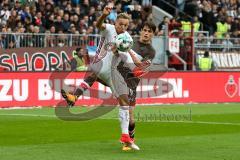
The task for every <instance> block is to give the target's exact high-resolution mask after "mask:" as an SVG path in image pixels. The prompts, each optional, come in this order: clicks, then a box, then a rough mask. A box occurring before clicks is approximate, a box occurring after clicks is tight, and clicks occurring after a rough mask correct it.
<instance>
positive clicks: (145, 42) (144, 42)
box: [139, 39, 150, 44]
mask: <svg viewBox="0 0 240 160" xmlns="http://www.w3.org/2000/svg"><path fill="white" fill-rule="evenodd" d="M139 42H140V43H143V44H150V41H143V40H142V39H139Z"/></svg>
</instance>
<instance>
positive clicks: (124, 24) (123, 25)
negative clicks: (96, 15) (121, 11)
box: [115, 18, 129, 34]
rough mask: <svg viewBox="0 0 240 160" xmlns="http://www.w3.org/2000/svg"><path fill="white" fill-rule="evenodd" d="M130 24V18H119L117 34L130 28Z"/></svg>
mask: <svg viewBox="0 0 240 160" xmlns="http://www.w3.org/2000/svg"><path fill="white" fill-rule="evenodd" d="M128 26H129V20H128V19H124V18H119V19H117V20H116V23H115V28H116V31H117V34H120V33H123V32H125V31H126V30H127V29H128Z"/></svg>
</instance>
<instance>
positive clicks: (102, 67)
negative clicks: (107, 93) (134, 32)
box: [61, 6, 139, 150]
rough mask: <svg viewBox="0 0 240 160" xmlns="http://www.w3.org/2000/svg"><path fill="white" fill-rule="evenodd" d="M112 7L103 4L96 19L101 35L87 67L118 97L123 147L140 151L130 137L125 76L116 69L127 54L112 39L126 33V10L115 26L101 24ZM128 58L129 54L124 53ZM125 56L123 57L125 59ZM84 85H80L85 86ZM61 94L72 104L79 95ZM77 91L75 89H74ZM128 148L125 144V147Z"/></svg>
mask: <svg viewBox="0 0 240 160" xmlns="http://www.w3.org/2000/svg"><path fill="white" fill-rule="evenodd" d="M111 10H112V6H106V7H105V8H104V10H103V14H102V15H101V16H100V17H99V19H98V21H97V27H98V28H99V29H100V30H101V31H102V32H101V34H102V38H101V40H100V42H99V45H98V49H97V51H96V56H95V57H94V59H93V61H92V63H91V65H90V68H91V71H93V73H94V74H95V75H96V76H97V77H98V78H100V79H101V80H103V81H104V82H105V83H106V84H107V85H108V86H109V87H110V88H111V90H112V92H113V94H114V95H115V96H116V97H117V100H118V102H119V105H120V107H119V119H120V124H121V138H120V142H122V143H123V144H124V145H126V146H130V147H131V148H133V149H135V150H139V147H138V146H137V145H136V144H134V142H133V141H132V139H131V138H130V136H129V131H128V128H129V100H128V91H129V89H128V87H127V84H126V82H125V81H124V78H123V77H122V76H121V74H120V73H119V72H118V70H117V66H118V64H119V62H120V61H121V60H123V61H126V59H125V58H126V55H125V54H124V53H120V52H117V49H116V47H115V45H114V44H115V40H116V37H117V35H118V34H121V33H124V32H127V31H126V30H127V28H128V26H129V20H130V17H129V15H128V14H126V13H120V14H119V15H118V16H117V20H116V22H115V25H111V24H105V23H103V22H104V20H105V18H106V17H107V16H108V15H109V14H110V12H111ZM127 57H131V56H127ZM124 59H125V60H124ZM84 85H86V84H82V86H84ZM85 87H86V86H85ZM61 92H62V96H63V97H64V98H65V99H66V100H67V102H72V103H75V101H76V100H77V98H78V96H77V94H74V95H73V94H69V93H66V92H65V91H64V90H62V91H61ZM76 92H77V91H76ZM126 148H128V147H126Z"/></svg>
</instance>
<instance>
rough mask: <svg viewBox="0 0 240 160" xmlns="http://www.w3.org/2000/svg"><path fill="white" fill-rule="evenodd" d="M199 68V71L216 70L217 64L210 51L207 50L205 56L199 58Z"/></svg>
mask: <svg viewBox="0 0 240 160" xmlns="http://www.w3.org/2000/svg"><path fill="white" fill-rule="evenodd" d="M197 70H198V71H213V70H215V65H214V62H213V60H212V58H211V57H210V56H209V52H208V51H205V53H204V56H203V57H200V58H199V59H198V60H197Z"/></svg>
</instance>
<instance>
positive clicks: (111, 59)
mask: <svg viewBox="0 0 240 160" xmlns="http://www.w3.org/2000/svg"><path fill="white" fill-rule="evenodd" d="M127 34H128V32H127ZM116 37H117V32H116V29H115V26H114V25H111V24H106V29H105V30H104V31H103V32H102V37H101V40H100V42H99V45H98V48H97V51H96V55H95V57H94V59H93V61H92V63H91V70H92V71H93V72H95V73H96V74H97V75H98V77H99V78H101V79H102V80H104V81H109V80H110V78H111V74H112V70H114V69H116V68H117V66H118V64H119V62H120V61H121V59H122V55H123V54H126V53H119V56H118V55H114V54H113V52H112V50H111V47H112V45H114V44H115V41H116ZM128 58H131V57H128ZM128 58H127V59H128ZM123 61H125V60H123Z"/></svg>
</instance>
